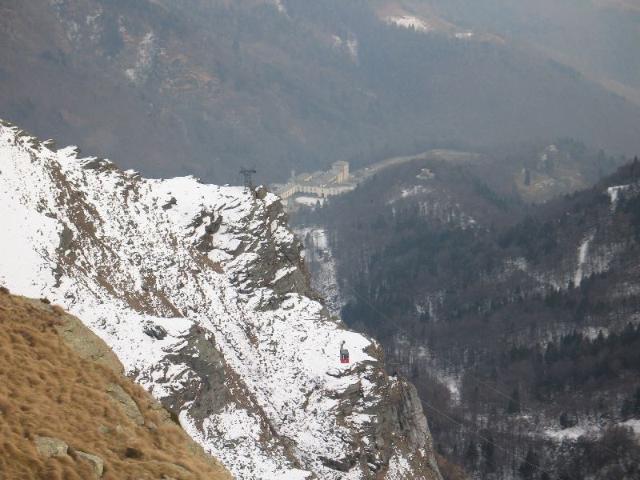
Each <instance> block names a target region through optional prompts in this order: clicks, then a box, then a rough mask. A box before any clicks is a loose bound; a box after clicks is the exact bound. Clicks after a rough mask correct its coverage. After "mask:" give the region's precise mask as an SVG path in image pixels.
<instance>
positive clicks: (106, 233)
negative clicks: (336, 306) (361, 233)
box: [0, 126, 439, 480]
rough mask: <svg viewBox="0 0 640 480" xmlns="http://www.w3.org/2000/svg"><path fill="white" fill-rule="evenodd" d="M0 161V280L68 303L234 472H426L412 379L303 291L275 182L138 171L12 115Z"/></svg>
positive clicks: (2, 131)
mask: <svg viewBox="0 0 640 480" xmlns="http://www.w3.org/2000/svg"><path fill="white" fill-rule="evenodd" d="M87 166H90V167H91V168H86V167H87ZM0 170H2V175H0V187H1V188H0V214H2V215H3V218H7V219H9V220H8V221H9V224H10V227H9V228H6V229H4V231H2V232H0V238H1V239H2V242H3V244H4V245H6V248H7V252H8V256H7V257H2V258H0V283H5V284H7V285H9V286H10V287H11V288H12V289H13V290H18V291H22V292H25V293H32V294H35V295H36V296H46V297H47V298H50V299H51V300H52V301H54V302H57V303H60V304H62V305H64V306H65V307H67V308H69V309H70V310H71V311H72V313H74V314H77V315H78V316H79V317H80V318H82V320H83V321H84V322H85V323H86V324H87V325H88V326H89V327H90V328H91V329H92V330H93V331H94V332H95V333H96V334H98V335H99V336H100V337H101V338H102V339H103V340H104V341H106V343H107V344H108V345H109V346H110V347H111V348H112V349H113V350H114V352H115V353H116V354H117V356H118V358H119V360H120V361H121V362H122V363H123V365H124V369H125V371H126V372H127V374H129V375H130V376H131V377H133V378H135V379H136V380H137V381H138V382H139V383H140V384H141V385H143V386H144V387H145V388H147V389H148V390H149V391H151V392H152V393H153V395H154V396H155V397H156V398H157V399H159V400H160V401H161V402H162V403H163V404H164V405H165V406H166V407H167V408H169V409H170V410H171V412H172V415H173V417H174V418H176V419H178V420H179V422H180V423H181V425H183V426H184V428H185V429H186V430H187V431H188V432H189V433H190V435H191V436H192V438H194V439H195V440H197V441H198V442H199V443H200V444H201V445H202V446H203V447H204V448H205V450H207V451H208V452H210V453H213V454H215V455H216V456H217V457H218V458H220V459H221V460H222V461H223V462H224V463H225V464H226V465H227V466H228V467H229V468H230V469H231V470H232V473H234V474H235V475H236V476H237V477H238V478H243V479H263V478H279V477H281V476H287V478H295V479H310V478H323V479H327V480H330V479H336V480H337V479H341V480H342V479H366V478H370V479H374V478H375V479H382V478H388V479H390V480H391V479H394V480H395V479H403V478H407V479H409V478H411V479H421V478H422V479H428V480H432V479H439V474H438V472H437V469H435V468H432V467H431V465H432V464H433V462H432V461H431V459H432V452H431V440H430V435H429V433H428V429H427V428H426V420H424V416H423V415H422V413H421V411H420V409H419V404H415V403H412V398H413V397H412V394H411V391H412V390H411V387H410V386H409V385H407V384H406V383H405V382H403V381H400V380H398V379H395V378H389V377H388V376H387V375H386V374H385V372H384V370H383V363H382V356H381V354H380V349H379V348H378V346H377V344H376V343H375V342H374V341H373V340H371V339H369V338H366V337H364V336H362V335H359V334H356V333H354V332H350V331H348V330H346V329H345V328H344V326H343V325H342V323H341V322H339V321H336V320H335V319H331V318H330V317H329V315H328V313H327V311H326V309H325V308H324V307H323V305H322V304H321V303H320V302H318V301H317V300H316V299H315V297H314V294H313V292H312V291H311V289H310V287H309V281H308V275H307V274H306V271H305V270H304V266H303V262H302V259H301V244H300V242H299V240H298V239H296V237H295V236H294V235H293V234H292V233H291V231H290V230H289V228H288V226H287V219H286V216H285V214H284V213H283V211H282V208H281V205H280V202H279V200H278V199H277V198H276V197H275V196H274V195H272V194H270V193H267V192H266V191H264V190H258V191H256V192H249V191H246V190H244V189H242V188H235V187H217V186H212V185H203V184H201V183H199V182H198V181H197V180H196V179H193V178H179V179H173V180H163V181H159V180H147V179H143V178H141V177H140V176H139V175H137V174H136V173H135V172H122V171H120V170H118V169H117V168H115V167H114V166H113V165H112V164H110V163H109V162H107V161H105V160H100V161H96V159H85V158H79V157H78V156H77V153H76V152H75V150H72V149H62V150H58V151H57V152H52V151H51V150H49V149H48V148H45V147H43V146H42V144H40V143H39V142H38V141H37V140H36V139H33V138H32V137H28V136H26V135H24V134H23V133H21V132H20V131H18V130H17V129H16V128H13V127H8V126H4V127H0ZM18 257H19V258H21V268H20V269H19V271H18V269H16V268H14V266H13V264H12V263H11V258H18ZM342 342H346V346H347V347H348V348H349V349H350V352H351V363H349V364H341V363H340V361H339V355H338V353H339V349H340V345H341V343H342ZM90 355H95V353H91V354H90ZM98 356H100V355H98ZM125 390H126V389H125ZM109 393H110V395H111V396H112V397H115V398H116V400H117V401H118V403H119V406H120V407H124V411H125V412H127V414H128V415H127V416H128V418H129V419H130V420H131V421H133V423H134V424H137V425H138V426H139V427H140V426H142V424H141V423H140V421H139V420H140V417H139V415H138V413H137V412H136V410H135V408H134V404H132V402H129V401H128V399H127V398H126V397H124V396H122V395H120V393H121V392H118V391H117V389H112V390H111V391H110V392H109ZM129 394H130V393H129ZM134 403H135V402H134ZM137 408H138V409H139V411H140V412H141V413H142V415H145V416H146V413H145V411H144V409H143V408H142V407H140V405H139V402H138V405H137ZM147 426H148V425H147V423H146V421H145V423H144V427H145V428H146V427H147Z"/></svg>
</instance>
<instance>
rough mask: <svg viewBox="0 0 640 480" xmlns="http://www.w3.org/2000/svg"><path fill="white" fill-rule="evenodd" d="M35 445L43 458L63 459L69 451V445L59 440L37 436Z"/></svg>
mask: <svg viewBox="0 0 640 480" xmlns="http://www.w3.org/2000/svg"><path fill="white" fill-rule="evenodd" d="M35 444H36V449H37V450H38V453H39V454H40V455H42V456H43V457H64V456H65V455H66V454H67V452H68V451H69V445H67V444H66V443H65V442H63V441H62V440H60V439H59V438H53V437H40V436H37V437H36V438H35Z"/></svg>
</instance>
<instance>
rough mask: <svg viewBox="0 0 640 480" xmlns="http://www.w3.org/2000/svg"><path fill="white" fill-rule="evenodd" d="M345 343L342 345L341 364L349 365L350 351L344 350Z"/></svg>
mask: <svg viewBox="0 0 640 480" xmlns="http://www.w3.org/2000/svg"><path fill="white" fill-rule="evenodd" d="M344 344H345V342H342V344H340V363H349V350H347V349H346V348H344Z"/></svg>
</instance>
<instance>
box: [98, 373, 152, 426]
mask: <svg viewBox="0 0 640 480" xmlns="http://www.w3.org/2000/svg"><path fill="white" fill-rule="evenodd" d="M107 393H108V394H109V396H110V397H111V398H112V399H113V400H114V401H115V402H117V403H118V404H119V405H120V406H121V407H122V409H123V410H124V413H125V414H126V415H127V417H129V418H130V419H131V420H133V421H134V422H136V423H137V424H138V425H144V417H143V416H142V413H141V412H140V409H139V408H138V405H137V404H136V402H135V401H134V400H133V398H131V396H130V395H129V394H128V393H127V392H125V390H124V388H122V387H121V386H120V385H118V384H116V383H110V384H109V385H108V386H107Z"/></svg>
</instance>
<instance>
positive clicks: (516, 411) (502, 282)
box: [297, 146, 640, 480]
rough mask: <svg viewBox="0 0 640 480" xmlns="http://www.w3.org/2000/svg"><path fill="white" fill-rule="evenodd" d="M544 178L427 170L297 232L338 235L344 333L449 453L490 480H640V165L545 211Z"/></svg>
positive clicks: (382, 185)
mask: <svg viewBox="0 0 640 480" xmlns="http://www.w3.org/2000/svg"><path fill="white" fill-rule="evenodd" d="M564 148H566V146H565V147H564ZM556 150H558V151H557V152H555V153H557V158H561V157H562V158H566V157H563V155H562V152H563V149H562V148H560V149H558V147H556ZM544 151H545V152H547V153H549V149H545V150H544ZM539 158H540V159H542V158H544V154H543V156H542V157H539ZM546 158H547V160H548V159H549V158H550V157H549V155H547V157H546ZM589 158H591V160H589ZM598 158H600V159H601V160H602V159H603V158H607V157H606V156H602V155H601V154H600V155H596V156H595V157H589V154H588V153H587V152H585V153H584V165H588V164H589V163H592V162H595V163H594V165H595V164H597V163H598ZM611 162H615V160H614V159H610V161H609V162H605V163H608V164H609V165H611ZM512 163H513V162H509V164H512ZM522 164H528V165H530V166H531V165H533V163H532V161H531V160H528V161H523V163H522ZM561 165H567V163H566V162H565V163H563V162H560V161H559V162H557V163H556V166H555V168H557V169H558V171H564V169H563V168H560V166H561ZM540 167H541V168H542V167H543V165H542V166H540ZM543 170H544V168H542V170H539V171H538V170H531V171H528V169H527V168H526V167H525V168H523V170H522V172H521V175H522V178H516V181H515V183H512V184H511V188H509V183H508V182H506V181H505V179H509V178H512V176H513V175H514V172H513V171H512V172H509V169H507V168H504V169H502V170H500V169H499V168H496V165H490V164H487V163H482V164H464V165H452V164H447V163H446V162H436V161H432V160H423V161H418V162H414V163H412V164H408V165H404V166H402V167H399V168H397V169H394V170H393V171H388V172H384V173H381V174H379V175H378V176H377V177H376V178H374V179H372V180H371V182H369V183H367V184H364V185H362V186H360V188H358V189H357V190H356V191H355V192H353V193H352V194H349V195H347V196H344V197H339V198H335V199H332V200H331V201H330V202H328V203H327V204H326V206H325V207H324V208H322V209H319V210H318V211H316V212H314V213H307V214H306V215H298V217H297V220H298V221H304V222H306V223H307V224H316V225H322V226H323V227H324V228H325V229H326V231H327V237H328V238H329V239H330V248H331V252H332V256H333V260H334V261H335V263H336V269H337V279H338V281H339V284H340V290H341V295H342V298H343V300H344V304H345V305H344V308H343V310H342V313H343V316H344V318H345V320H346V321H347V322H348V323H349V324H351V325H352V326H354V327H356V328H358V329H360V330H363V331H367V332H369V333H372V334H374V335H375V336H377V338H378V339H380V340H381V341H382V343H383V344H384V345H385V349H386V353H387V360H388V364H389V368H390V369H391V370H394V371H399V372H402V373H404V374H405V375H407V376H409V378H411V379H412V381H413V382H414V383H415V384H416V385H418V388H419V391H420V393H421V396H422V398H423V399H424V400H425V402H426V407H427V411H430V412H431V417H432V419H433V420H432V423H433V431H434V438H435V439H436V443H437V444H439V448H440V449H441V453H444V454H445V455H446V456H448V457H449V458H451V459H454V460H455V461H456V462H458V463H459V464H461V465H464V466H465V468H466V469H467V470H468V471H470V472H475V474H476V475H479V478H511V476H512V475H515V478H525V479H528V478H563V479H565V478H566V479H576V480H577V479H582V478H587V477H588V475H596V477H595V478H607V479H608V478H610V479H614V478H615V479H618V478H636V476H637V475H638V474H639V472H638V470H637V468H638V467H637V465H638V461H639V460H640V457H639V456H638V455H640V450H639V448H638V445H637V443H635V440H634V435H637V434H638V433H640V428H639V427H640V410H639V408H640V403H638V402H639V400H638V399H639V398H640V397H639V396H640V353H639V352H640V302H639V301H638V292H640V263H639V262H638V258H640V214H639V212H640V203H638V202H639V201H640V163H639V162H638V160H635V161H632V162H631V163H629V164H627V165H626V166H623V167H621V168H620V169H619V170H618V171H617V172H616V173H614V174H613V175H611V176H609V177H607V178H605V179H603V180H601V181H599V182H598V183H597V184H596V185H595V186H594V187H592V188H589V189H586V190H582V191H580V192H577V193H573V194H566V195H564V196H561V197H559V198H557V199H555V200H551V201H548V202H547V203H543V204H541V205H539V206H533V205H531V204H529V203H528V202H526V201H525V200H524V199H523V196H526V195H530V194H531V192H532V191H535V186H536V180H535V179H537V178H539V176H540V175H542V171H543ZM527 171H528V173H527ZM497 172H501V173H497ZM562 175H564V173H563V174H562ZM525 177H528V180H527V181H525ZM577 177H578V176H577V174H574V176H573V177H572V178H577ZM543 184H548V181H546V180H545V181H543ZM496 185H498V186H501V188H497V187H496ZM532 189H533V190H532ZM543 193H544V192H543ZM544 196H545V195H543V197H544ZM627 427H631V428H633V429H635V434H634V433H633V430H625V428H627ZM543 475H548V476H543Z"/></svg>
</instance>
